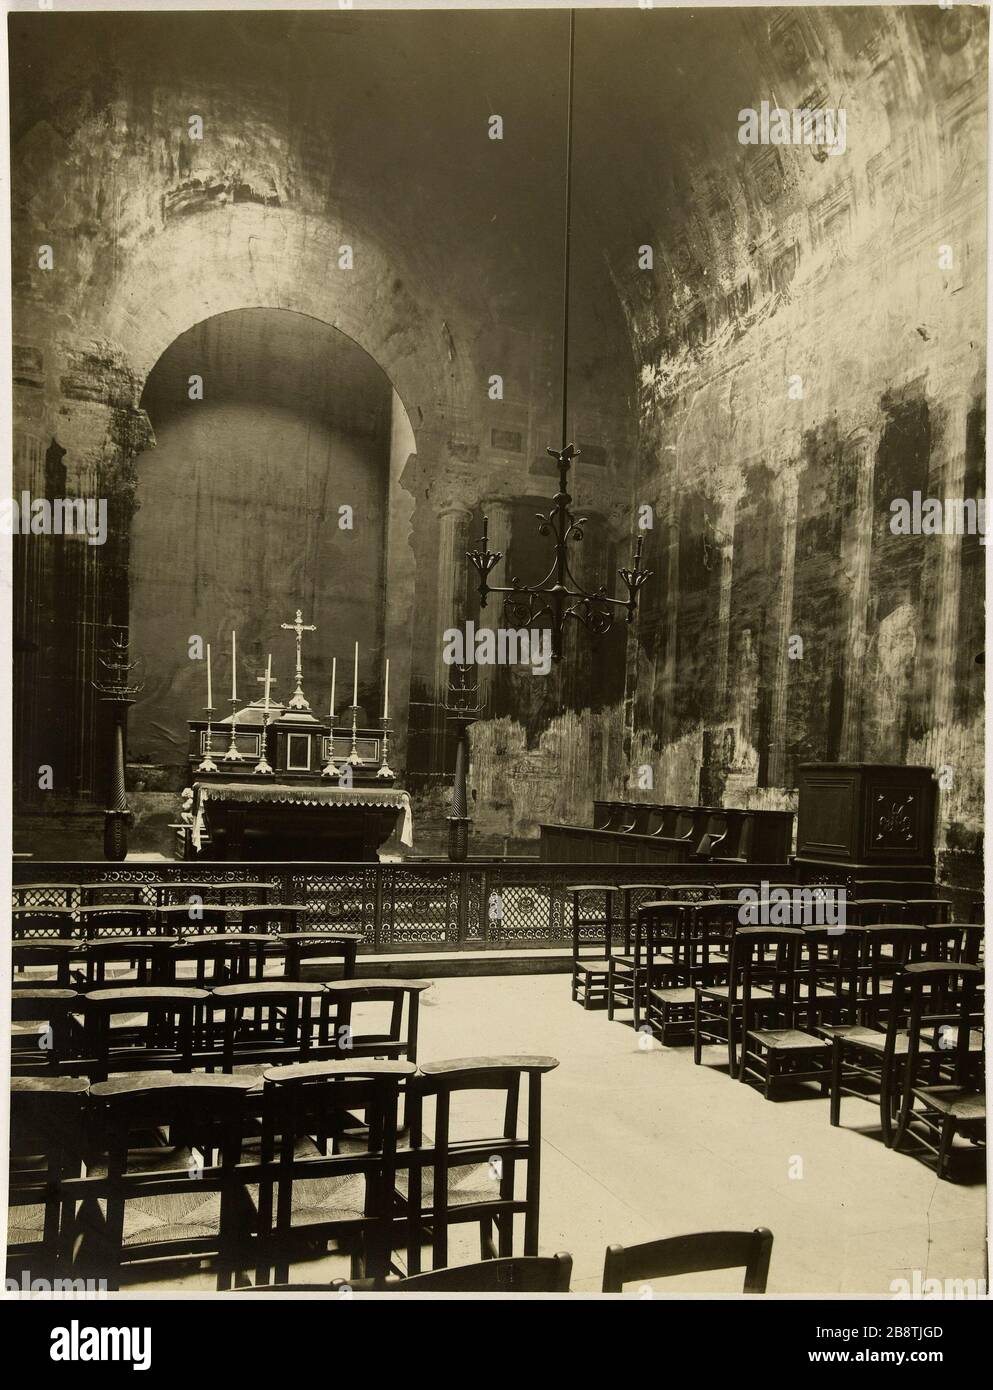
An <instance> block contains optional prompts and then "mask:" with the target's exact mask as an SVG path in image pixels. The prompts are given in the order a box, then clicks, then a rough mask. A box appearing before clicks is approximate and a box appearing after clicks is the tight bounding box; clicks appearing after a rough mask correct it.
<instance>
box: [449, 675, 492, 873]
mask: <svg viewBox="0 0 993 1390" xmlns="http://www.w3.org/2000/svg"><path fill="white" fill-rule="evenodd" d="M474 671H475V667H473V666H456V667H455V668H454V679H453V680H451V681H450V682H449V685H448V695H449V699H448V703H447V704H446V705H445V707H444V709H445V715H446V717H447V718H448V721H449V723H450V724H451V725H452V727H453V729H454V730H455V737H456V739H457V743H456V746H455V779H454V782H453V784H452V814H451V815H450V816H449V817H448V857H449V859H451V860H452V862H453V863H456V864H461V863H463V861H464V860H465V858H466V856H467V855H468V852H469V827H470V826H471V825H472V820H471V819H470V817H469V796H468V789H467V786H466V779H467V777H468V772H469V727H470V725H472V724H475V722H476V720H477V719H479V718H480V716H481V715H482V713H483V706H482V705H481V704H480V702H479V698H478V682H477V678H476V676H475V675H472V678H471V679H470V673H473V672H474Z"/></svg>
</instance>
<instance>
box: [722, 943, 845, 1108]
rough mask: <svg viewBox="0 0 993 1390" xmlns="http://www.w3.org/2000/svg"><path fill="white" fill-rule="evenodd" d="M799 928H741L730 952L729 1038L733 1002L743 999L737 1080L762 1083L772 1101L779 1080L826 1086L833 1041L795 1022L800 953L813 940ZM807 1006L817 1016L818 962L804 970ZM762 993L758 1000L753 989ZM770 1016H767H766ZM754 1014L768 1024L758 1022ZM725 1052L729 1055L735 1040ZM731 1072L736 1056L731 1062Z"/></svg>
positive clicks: (765, 1093)
mask: <svg viewBox="0 0 993 1390" xmlns="http://www.w3.org/2000/svg"><path fill="white" fill-rule="evenodd" d="M812 941H813V937H812V936H811V937H809V938H808V937H805V934H804V931H803V930H802V929H801V928H799V927H741V928H739V930H738V932H737V934H736V936H735V938H734V949H733V952H732V956H731V994H730V1001H729V1002H730V1005H731V1017H730V1021H729V1027H728V1033H729V1036H730V1037H732V1038H733V1033H734V1005H735V1002H736V996H737V995H739V994H740V1000H741V1036H742V1045H741V1057H740V1061H739V1063H738V1073H737V1074H738V1080H739V1081H746V1080H747V1079H748V1078H749V1077H750V1076H752V1077H755V1078H756V1079H757V1080H759V1081H760V1082H761V1083H762V1087H763V1094H764V1095H765V1098H766V1100H771V1099H772V1097H773V1094H774V1091H775V1088H776V1085H777V1084H778V1083H779V1082H782V1081H785V1082H788V1083H790V1084H793V1085H795V1084H798V1083H801V1082H806V1081H815V1082H817V1083H818V1084H819V1085H820V1087H821V1090H822V1092H823V1094H825V1095H826V1094H827V1092H828V1087H829V1084H830V1070H829V1069H830V1061H831V1044H830V1043H829V1042H827V1041H826V1039H824V1038H822V1037H818V1036H816V1035H815V1034H814V1033H808V1032H805V1031H804V1030H803V1029H802V1028H798V1027H797V1026H796V1025H797V1013H798V994H799V986H800V952H801V950H802V949H803V948H804V946H807V945H808V944H810V943H812ZM806 978H807V983H808V990H809V994H808V999H807V1002H806V1007H807V1009H808V1010H809V1012H810V1014H811V1016H812V1017H814V1018H816V1017H817V1005H816V999H817V990H818V984H819V976H818V962H817V961H814V962H813V964H812V965H811V968H810V969H809V971H808V973H807V977H806ZM756 988H759V989H761V990H762V991H763V994H762V996H761V997H760V999H759V1000H758V1001H756V997H755V991H756ZM770 1014H772V1015H774V1016H773V1017H769V1015H770ZM756 1015H758V1016H759V1018H760V1019H763V1020H764V1021H765V1022H766V1024H767V1026H765V1027H761V1026H756V1022H757V1019H756ZM729 1051H731V1052H732V1054H733V1042H732V1045H731V1047H729ZM731 1066H732V1071H733V1068H734V1059H733V1055H732V1061H731Z"/></svg>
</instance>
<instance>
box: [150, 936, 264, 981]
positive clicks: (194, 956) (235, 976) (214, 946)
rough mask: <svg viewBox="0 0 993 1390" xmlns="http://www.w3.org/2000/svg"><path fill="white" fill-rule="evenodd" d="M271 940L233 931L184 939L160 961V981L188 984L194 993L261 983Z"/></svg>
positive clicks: (172, 947) (171, 948)
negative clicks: (194, 988)
mask: <svg viewBox="0 0 993 1390" xmlns="http://www.w3.org/2000/svg"><path fill="white" fill-rule="evenodd" d="M273 940H274V938H273V937H269V936H256V935H246V934H244V933H242V932H233V931H232V932H218V933H211V934H210V935H208V936H190V937H187V938H186V939H185V940H184V941H177V942H176V943H175V945H173V946H171V947H170V949H169V951H168V953H167V954H166V955H165V957H164V958H163V961H162V972H163V980H164V982H165V983H168V984H181V983H182V984H192V985H194V986H195V987H196V988H197V989H214V988H216V987H218V986H220V985H233V984H248V983H249V982H251V981H254V980H261V979H262V978H263V976H264V975H265V962H266V951H267V948H268V947H269V945H271V943H272V941H273ZM184 969H185V970H187V971H188V975H187V973H184Z"/></svg>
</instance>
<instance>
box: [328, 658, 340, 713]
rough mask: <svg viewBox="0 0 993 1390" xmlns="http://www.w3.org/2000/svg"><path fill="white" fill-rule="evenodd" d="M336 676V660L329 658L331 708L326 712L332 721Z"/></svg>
mask: <svg viewBox="0 0 993 1390" xmlns="http://www.w3.org/2000/svg"><path fill="white" fill-rule="evenodd" d="M337 676H338V658H337V657H336V656H335V657H332V658H331V708H330V709H329V710H328V714H329V715H330V716H331V718H332V719H333V718H334V683H335V680H336V679H337Z"/></svg>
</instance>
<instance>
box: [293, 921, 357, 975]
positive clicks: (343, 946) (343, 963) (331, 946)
mask: <svg viewBox="0 0 993 1390" xmlns="http://www.w3.org/2000/svg"><path fill="white" fill-rule="evenodd" d="M271 940H272V942H273V946H272V954H274V955H277V956H280V955H281V956H282V958H283V968H282V972H281V974H282V978H283V979H285V980H299V979H300V978H301V973H302V968H303V964H304V962H305V961H308V960H320V962H321V973H322V975H323V974H324V971H325V969H326V968H327V966H328V962H331V963H332V964H331V969H332V970H334V971H335V976H336V978H338V979H342V980H351V979H353V978H354V976H355V960H356V957H357V955H358V949H359V945H360V944H361V941H362V937H361V936H360V935H359V934H358V932H322V931H310V932H308V931H281V932H280V933H279V935H278V936H275V937H272V938H271Z"/></svg>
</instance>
